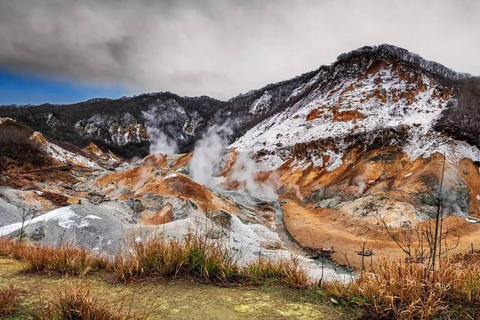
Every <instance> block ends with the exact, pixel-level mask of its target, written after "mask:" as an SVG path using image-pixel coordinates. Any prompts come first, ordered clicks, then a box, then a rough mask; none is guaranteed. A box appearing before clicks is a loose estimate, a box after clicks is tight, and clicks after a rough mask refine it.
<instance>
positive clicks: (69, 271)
mask: <svg viewBox="0 0 480 320" xmlns="http://www.w3.org/2000/svg"><path fill="white" fill-rule="evenodd" d="M0 255H4V256H8V257H11V258H14V259H16V260H20V261H22V262H24V263H25V271H26V272H32V273H47V274H60V275H72V276H78V275H85V274H87V273H88V272H89V271H92V270H105V271H108V272H113V273H114V274H115V276H116V278H117V279H118V280H120V281H124V282H130V281H134V280H137V279H145V278H152V277H167V278H189V279H194V280H196V281H199V282H202V283H215V284H221V285H228V284H232V285H233V284H261V283H265V282H266V281H270V280H275V281H278V282H280V283H283V284H286V285H288V286H290V287H293V288H306V287H307V286H308V285H309V281H310V279H309V278H308V276H307V274H306V272H305V270H303V269H302V268H300V267H299V266H298V261H297V259H295V258H292V259H291V260H275V261H272V260H269V259H265V258H259V259H257V261H254V262H252V263H250V264H248V265H246V266H240V265H239V264H238V263H237V262H238V259H239V258H240V254H239V253H234V252H232V251H231V250H229V249H227V248H225V246H224V245H223V244H222V243H221V242H218V241H211V240H208V237H204V238H199V237H195V236H187V237H185V239H184V240H182V241H177V240H172V241H166V240H164V239H163V238H151V239H149V240H147V241H144V242H138V243H137V242H133V247H132V248H130V250H126V249H125V250H123V251H122V252H119V253H118V254H117V255H116V256H115V257H114V258H112V259H107V258H105V257H101V256H96V255H94V254H93V253H92V252H91V251H89V250H87V249H83V248H75V247H69V246H60V247H42V246H30V245H28V244H27V243H23V242H14V241H12V240H9V239H2V240H0Z"/></svg>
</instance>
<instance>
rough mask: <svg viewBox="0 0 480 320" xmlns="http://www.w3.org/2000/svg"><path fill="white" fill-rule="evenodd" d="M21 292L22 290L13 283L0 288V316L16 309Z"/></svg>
mask: <svg viewBox="0 0 480 320" xmlns="http://www.w3.org/2000/svg"><path fill="white" fill-rule="evenodd" d="M21 294H22V290H19V289H18V288H15V287H14V286H13V285H10V286H9V287H8V288H3V289H0V318H2V317H4V316H6V315H9V314H11V313H13V312H15V311H17V304H18V302H19V301H20V296H21Z"/></svg>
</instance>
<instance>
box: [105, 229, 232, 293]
mask: <svg viewBox="0 0 480 320" xmlns="http://www.w3.org/2000/svg"><path fill="white" fill-rule="evenodd" d="M113 269H114V270H115V274H116V276H117V278H119V279H121V280H123V281H130V280H132V279H135V278H139V277H150V276H166V277H174V278H175V277H191V278H195V279H197V280H199V281H202V282H206V283H221V284H226V283H230V282H233V281H236V280H237V279H238V278H239V276H240V268H239V266H238V265H237V264H236V254H235V253H232V252H231V251H230V250H227V249H225V247H224V246H223V245H222V244H221V243H219V242H211V241H207V239H203V238H198V237H193V236H187V237H185V239H184V240H183V241H179V240H172V241H165V240H163V239H160V238H151V239H149V240H147V241H145V242H138V243H134V245H133V249H132V251H131V252H129V253H126V254H125V253H119V254H117V256H116V257H115V260H114V262H113Z"/></svg>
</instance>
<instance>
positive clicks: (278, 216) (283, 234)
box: [273, 201, 352, 276]
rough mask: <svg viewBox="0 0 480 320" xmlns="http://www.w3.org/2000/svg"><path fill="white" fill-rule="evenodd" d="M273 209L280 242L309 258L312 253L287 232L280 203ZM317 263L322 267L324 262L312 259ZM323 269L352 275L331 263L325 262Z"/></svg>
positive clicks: (274, 205) (276, 202)
mask: <svg viewBox="0 0 480 320" xmlns="http://www.w3.org/2000/svg"><path fill="white" fill-rule="evenodd" d="M273 208H274V209H275V227H276V232H277V234H278V237H279V238H280V240H281V241H282V242H283V244H284V246H285V247H286V248H287V249H288V250H290V251H292V252H293V253H297V254H300V255H303V256H306V257H309V256H310V254H311V252H308V251H307V250H305V249H304V248H303V247H302V246H300V245H299V244H298V242H297V241H296V240H295V239H293V238H292V236H291V235H290V233H289V232H288V231H287V228H286V227H285V223H284V219H283V210H282V207H281V205H280V203H279V202H278V201H275V202H274V203H273ZM312 260H313V261H315V263H316V264H318V265H319V266H321V265H322V262H321V261H320V259H312ZM323 267H325V268H329V269H332V270H335V272H337V273H338V274H339V275H341V276H350V275H351V274H352V273H351V272H350V271H349V270H348V269H346V268H343V267H339V266H337V265H335V264H333V263H331V262H328V259H327V261H324V262H323Z"/></svg>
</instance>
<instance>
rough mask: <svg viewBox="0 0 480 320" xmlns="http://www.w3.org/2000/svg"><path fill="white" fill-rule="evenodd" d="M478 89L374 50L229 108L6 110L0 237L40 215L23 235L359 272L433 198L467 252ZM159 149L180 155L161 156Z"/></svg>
mask: <svg viewBox="0 0 480 320" xmlns="http://www.w3.org/2000/svg"><path fill="white" fill-rule="evenodd" d="M478 81H479V79H478V78H475V77H471V76H469V75H466V74H459V73H456V72H454V71H452V70H450V69H448V68H446V67H444V66H442V65H440V64H438V63H435V62H430V61H426V60H424V59H422V58H421V57H419V56H418V55H415V54H412V53H410V52H408V51H406V50H404V49H401V48H397V47H394V46H390V45H381V46H378V47H364V48H361V49H358V50H355V51H352V52H350V53H347V54H343V55H341V56H339V57H338V59H337V61H335V62H334V63H333V64H332V65H330V66H322V67H320V68H319V69H318V70H316V71H312V72H309V73H305V74H304V75H302V76H299V77H297V78H294V79H291V80H288V81H283V82H279V83H276V84H271V85H268V86H266V87H264V88H262V89H259V90H254V91H251V92H249V93H247V94H244V95H239V96H237V97H235V98H232V99H230V100H229V101H218V100H215V99H212V98H209V97H200V98H188V97H183V98H182V97H178V96H176V95H174V94H171V93H154V94H145V95H140V96H137V97H132V98H122V99H119V100H107V99H97V100H93V101H87V102H83V103H79V104H75V105H68V106H52V105H42V106H36V107H17V106H9V107H1V108H0V117H5V116H9V117H11V118H12V119H10V118H1V119H2V120H0V147H1V148H2V149H1V150H2V153H1V154H0V159H2V163H1V166H0V174H1V175H0V185H2V186H3V187H2V188H1V190H0V191H1V193H0V207H1V208H4V210H3V211H2V212H4V213H5V214H3V218H2V219H4V221H3V220H2V221H0V227H2V228H0V232H3V234H9V235H15V232H18V222H19V221H20V217H21V216H22V213H24V212H34V213H35V215H34V216H35V218H34V221H33V223H31V224H29V226H28V230H26V231H27V233H28V235H29V237H30V238H31V239H35V241H43V242H44V243H48V244H54V243H56V241H57V240H58V237H60V235H61V234H62V233H65V232H66V231H65V230H68V232H73V233H72V234H71V235H72V236H74V237H75V238H76V239H77V240H78V241H79V242H80V243H81V244H82V245H87V244H88V245H89V246H91V247H92V248H95V249H98V250H109V249H110V250H111V249H115V248H117V246H118V245H119V241H120V240H119V238H122V237H123V238H125V237H126V235H125V230H128V232H130V231H132V232H133V231H138V228H140V227H141V228H142V230H144V231H145V232H146V233H147V236H148V234H150V233H155V234H156V233H161V234H163V235H165V236H167V237H178V236H181V235H184V234H187V233H189V232H192V230H196V231H198V232H204V233H205V232H206V229H212V230H213V231H212V232H209V233H208V234H209V236H211V237H212V238H215V239H222V241H224V242H225V243H226V244H227V245H228V246H231V247H232V248H234V249H235V250H239V251H242V250H243V249H244V247H245V246H246V247H247V248H248V249H246V258H248V259H251V258H252V257H255V256H258V255H260V254H263V255H266V256H271V257H280V256H288V255H289V250H290V251H295V252H297V253H300V254H301V255H304V254H306V253H308V252H310V251H311V250H312V249H313V250H314V251H318V250H320V249H322V248H324V247H331V246H333V245H335V246H336V247H337V249H338V250H336V253H335V254H334V255H333V258H334V260H336V261H338V262H341V263H345V262H346V259H345V255H344V254H343V253H344V252H350V253H351V254H353V255H354V257H352V258H351V259H350V260H351V262H352V263H353V264H356V263H357V262H358V257H356V255H355V250H356V249H357V247H358V244H359V243H362V242H364V241H367V242H368V243H369V244H370V245H371V246H373V247H375V248H376V249H375V250H378V251H379V255H381V254H380V252H382V254H390V253H392V254H401V252H400V251H399V250H398V248H397V247H396V245H395V243H394V242H393V240H392V239H391V237H390V236H389V235H388V234H387V232H386V230H385V226H384V225H383V222H385V223H386V224H387V226H388V227H391V228H393V229H395V228H399V227H406V228H409V227H411V226H414V225H416V224H417V223H428V221H429V220H430V219H431V218H432V217H433V216H434V215H435V214H436V208H437V206H436V201H437V198H441V199H442V203H443V205H444V209H443V213H444V215H445V216H448V217H449V219H448V221H449V222H448V225H447V227H448V228H449V230H450V231H451V233H452V234H453V235H458V236H460V237H461V239H462V242H461V244H460V245H461V246H465V245H467V244H468V245H469V244H470V243H471V242H472V241H474V239H476V237H477V236H478V233H479V232H480V230H479V228H478V225H477V224H474V223H473V222H476V221H477V220H475V217H478V216H479V208H480V173H479V168H478V164H479V163H480V150H479V149H478V146H479V142H478V135H477V132H478V128H479V126H478V124H479V123H480V118H478V114H480V113H479V112H478V111H479V110H478V107H479V105H478V103H479V101H480V98H479V96H480V95H478V92H477V91H478V90H477V88H478V87H479V86H478V85H477V83H479V82H478ZM11 137H18V139H17V138H14V139H12V138H11ZM162 142H168V144H169V145H176V146H177V151H178V152H181V153H182V154H169V155H163V154H158V153H157V152H156V148H155V147H156V146H158V145H160V144H161V143H162ZM222 144H223V145H222ZM16 145H17V146H18V147H14V148H12V146H16ZM150 145H151V146H150ZM147 149H150V151H151V153H152V154H150V155H148V156H146V157H144V155H146V153H147ZM191 151H193V152H191ZM133 156H137V157H138V158H134V159H130V160H129V159H127V158H128V157H133ZM442 178H443V179H442ZM441 185H442V188H441V190H440V186H441ZM440 191H441V192H440ZM52 210H53V211H52ZM158 226H162V229H161V230H160V229H159V228H158ZM47 229H48V230H50V231H49V232H47V231H46V230H47ZM306 247H308V248H306ZM304 259H305V260H302V261H303V262H302V263H303V264H304V265H305V266H307V267H308V268H309V270H312V274H315V273H316V272H317V271H318V266H317V265H316V264H315V263H314V262H312V261H311V260H309V259H307V258H304ZM330 271H331V275H334V274H335V272H334V271H333V270H330Z"/></svg>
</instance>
